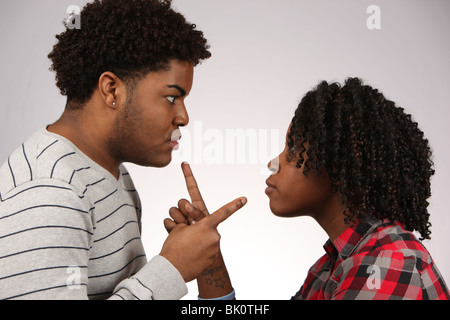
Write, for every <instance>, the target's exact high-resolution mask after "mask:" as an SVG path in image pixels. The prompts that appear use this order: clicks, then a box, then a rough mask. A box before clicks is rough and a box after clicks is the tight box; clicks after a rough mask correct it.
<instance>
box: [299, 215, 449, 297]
mask: <svg viewBox="0 0 450 320" xmlns="http://www.w3.org/2000/svg"><path fill="white" fill-rule="evenodd" d="M324 249H325V251H326V254H325V255H324V256H323V257H322V258H320V259H319V260H318V261H317V262H316V263H315V264H314V265H313V266H312V267H311V269H310V270H309V273H308V276H307V278H306V280H305V283H304V284H303V286H302V288H301V289H300V291H299V292H298V293H297V294H296V295H295V296H294V297H293V299H299V300H303V299H307V300H322V299H325V300H328V299H336V300H340V299H350V300H353V299H365V300H384V299H415V300H422V299H424V300H425V299H432V300H435V299H442V300H449V299H450V292H449V291H448V288H447V286H446V284H445V282H444V279H443V278H442V276H441V274H440V273H439V270H438V269H437V267H436V265H435V264H434V262H433V260H432V258H431V256H430V254H429V253H428V251H427V250H426V249H425V248H424V246H423V245H422V243H421V242H420V241H419V240H417V239H416V238H415V237H414V235H413V234H412V233H411V232H409V231H406V230H405V229H404V228H403V226H402V224H400V223H390V222H389V221H388V220H384V221H381V220H378V219H375V218H368V219H366V220H365V222H361V223H357V224H356V225H355V226H354V227H351V228H348V229H347V230H346V231H345V232H344V233H343V234H341V235H340V236H339V237H338V238H337V239H336V240H335V241H333V242H331V241H330V240H328V241H327V243H326V244H325V245H324Z"/></svg>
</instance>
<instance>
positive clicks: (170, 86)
mask: <svg viewBox="0 0 450 320" xmlns="http://www.w3.org/2000/svg"><path fill="white" fill-rule="evenodd" d="M167 87H168V88H175V89H177V90H178V91H180V96H181V97H184V96H185V95H186V90H184V89H183V88H181V87H180V86H178V85H176V84H171V85H168V86H167Z"/></svg>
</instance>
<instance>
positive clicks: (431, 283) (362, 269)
mask: <svg viewBox="0 0 450 320" xmlns="http://www.w3.org/2000/svg"><path fill="white" fill-rule="evenodd" d="M334 275H335V276H334V277H332V279H333V281H335V282H336V287H335V290H334V291H333V294H332V299H336V300H342V299H346V300H387V299H407V300H422V299H433V300H434V299H449V292H448V289H447V288H446V285H445V283H444V281H443V279H442V276H441V275H440V273H439V271H438V270H437V268H435V266H434V263H433V262H432V261H428V262H426V261H424V260H423V259H422V258H420V257H418V256H417V255H406V254H405V253H404V252H402V251H390V250H382V251H379V252H377V253H375V252H372V253H370V254H365V255H356V256H353V257H350V258H348V259H346V260H345V261H343V262H342V264H341V265H340V266H339V267H338V268H337V269H336V271H335V272H334Z"/></svg>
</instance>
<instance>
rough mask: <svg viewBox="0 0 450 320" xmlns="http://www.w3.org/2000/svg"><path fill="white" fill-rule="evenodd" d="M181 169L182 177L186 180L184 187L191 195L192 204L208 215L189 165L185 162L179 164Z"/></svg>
mask: <svg viewBox="0 0 450 320" xmlns="http://www.w3.org/2000/svg"><path fill="white" fill-rule="evenodd" d="M181 169H182V170H183V175H184V179H185V181H186V187H187V189H188V193H189V196H190V197H191V202H192V205H193V206H194V207H196V208H198V209H200V210H202V211H203V212H204V213H205V214H206V215H209V213H208V209H207V208H206V205H205V202H204V201H203V198H202V195H201V193H200V189H199V188H198V185H197V181H196V180H195V177H194V174H193V173H192V170H191V166H190V165H189V164H188V163H187V162H183V163H182V164H181Z"/></svg>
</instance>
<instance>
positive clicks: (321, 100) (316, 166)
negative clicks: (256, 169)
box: [287, 78, 434, 240]
mask: <svg viewBox="0 0 450 320" xmlns="http://www.w3.org/2000/svg"><path fill="white" fill-rule="evenodd" d="M287 144H288V147H289V150H290V151H289V153H288V160H289V161H293V160H297V164H296V165H297V167H298V168H300V167H301V166H302V165H303V166H304V172H305V174H308V171H310V170H313V171H314V172H317V173H319V172H320V171H321V170H323V169H325V170H326V172H327V173H328V176H329V177H330V180H331V182H332V183H333V186H334V190H335V192H339V193H340V194H341V195H342V197H343V199H342V201H343V203H344V204H345V205H346V208H347V209H346V211H345V212H344V216H345V220H346V222H347V223H349V222H350V221H353V220H354V219H355V218H358V219H362V218H364V217H367V216H374V217H377V218H380V219H386V218H387V219H389V220H390V221H391V222H394V221H398V222H401V223H403V224H404V225H405V228H406V229H407V230H409V231H417V232H419V233H420V235H421V236H422V238H421V240H423V239H430V234H431V231H430V230H429V228H430V226H431V224H430V222H429V221H428V219H429V213H428V210H427V207H428V202H427V199H428V198H429V197H430V196H431V188H430V179H431V176H432V175H433V174H434V170H433V162H432V160H431V155H432V154H431V150H430V147H429V144H428V140H427V139H425V138H424V134H423V132H422V131H421V130H420V129H419V128H418V125H417V123H416V122H414V120H412V118H411V115H409V114H406V113H405V111H404V109H402V108H400V107H397V106H396V105H395V103H394V102H392V101H389V100H387V99H386V98H385V97H384V95H383V94H382V93H380V92H379V91H378V90H377V89H374V88H372V87H370V86H369V85H364V84H363V83H362V81H361V80H360V79H358V78H349V79H347V80H346V81H345V84H344V85H343V86H342V85H340V84H339V83H327V82H326V81H323V82H321V83H320V84H319V85H318V86H317V87H316V88H315V89H313V90H312V91H310V92H308V93H307V94H306V95H305V97H304V98H303V99H302V100H301V102H300V104H299V106H298V108H297V110H296V112H295V116H294V118H293V119H292V125H291V128H290V130H289V132H288V138H287ZM304 155H305V156H304Z"/></svg>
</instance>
